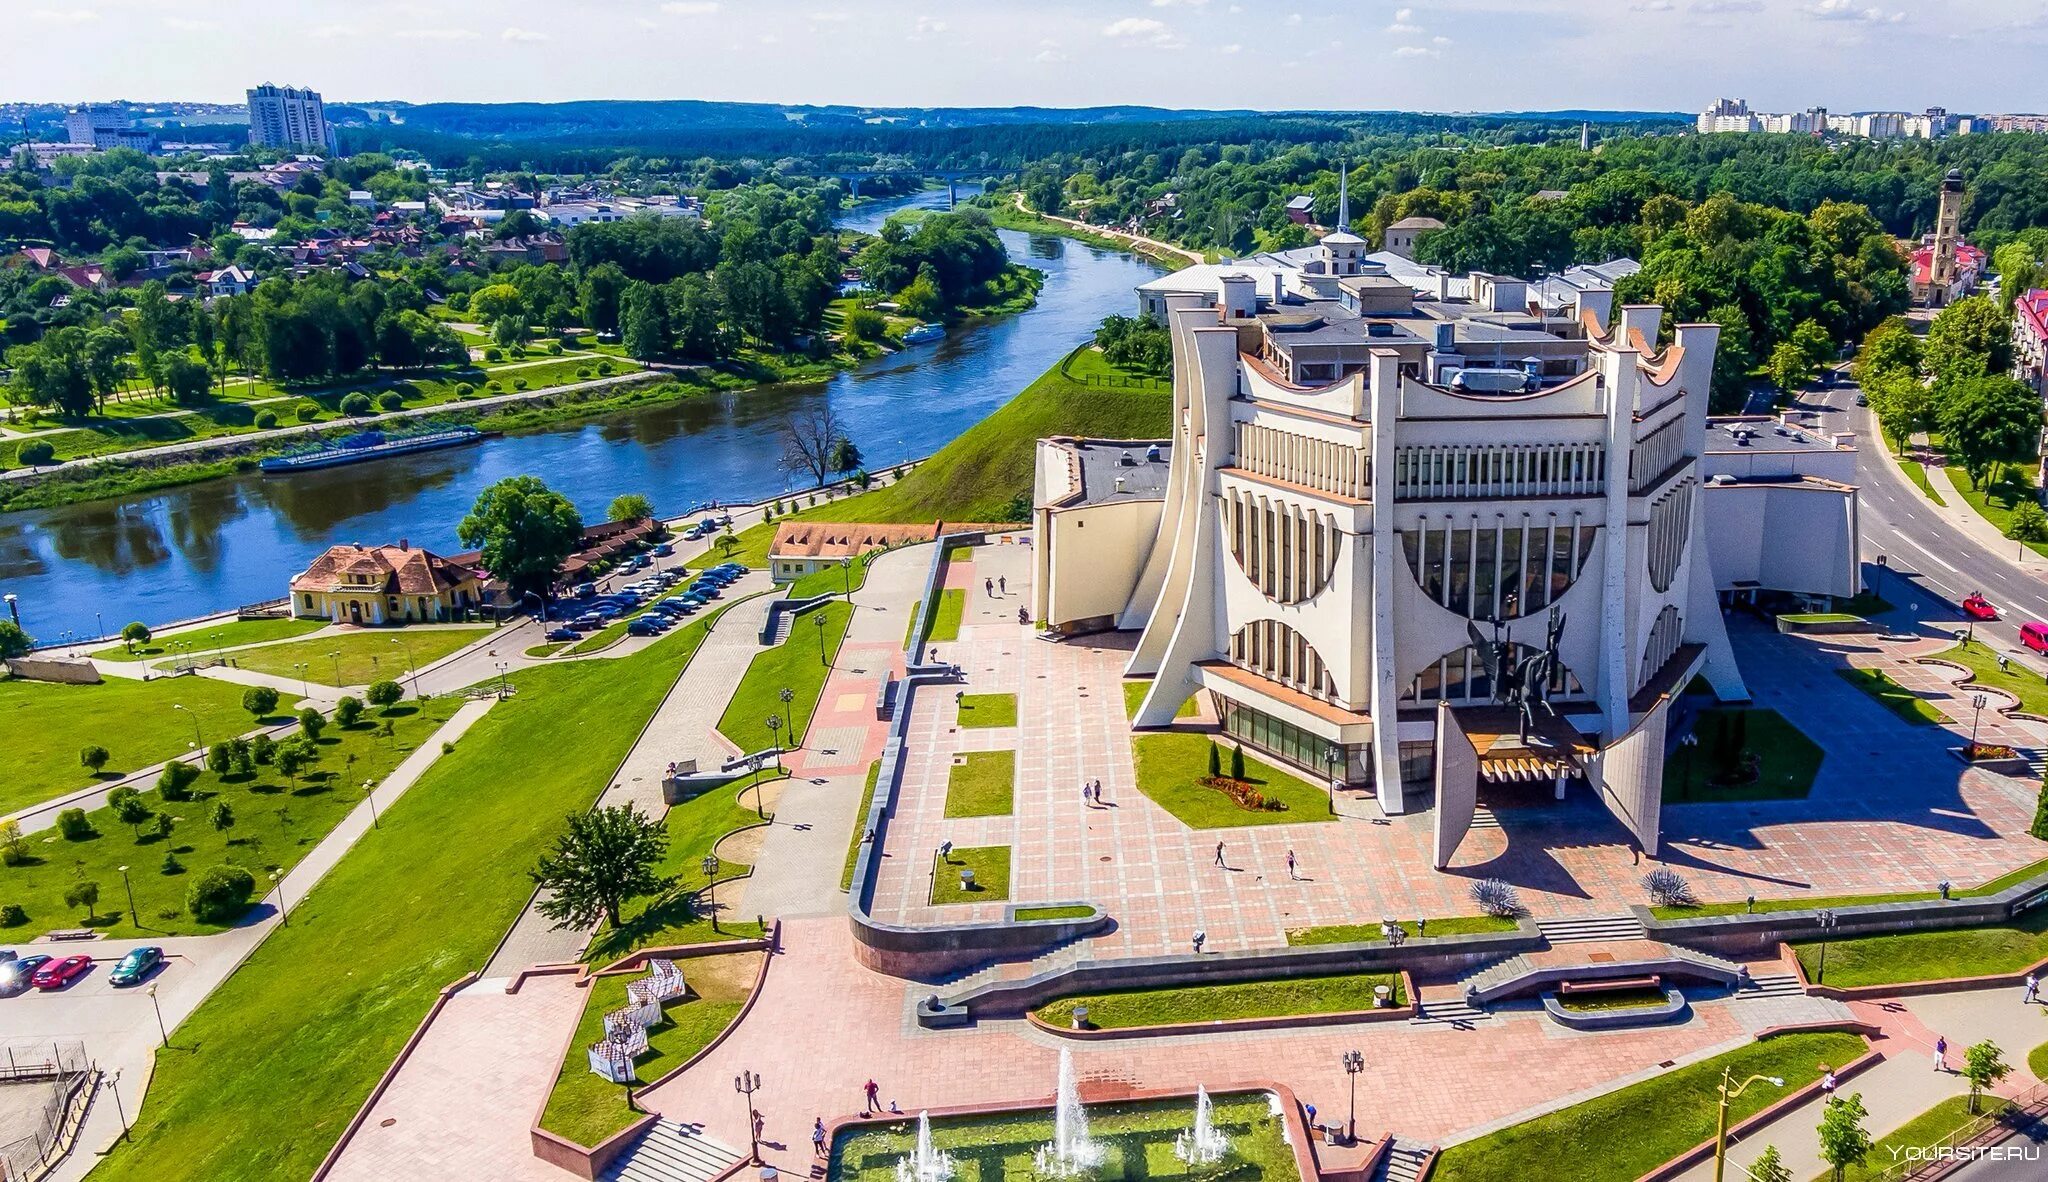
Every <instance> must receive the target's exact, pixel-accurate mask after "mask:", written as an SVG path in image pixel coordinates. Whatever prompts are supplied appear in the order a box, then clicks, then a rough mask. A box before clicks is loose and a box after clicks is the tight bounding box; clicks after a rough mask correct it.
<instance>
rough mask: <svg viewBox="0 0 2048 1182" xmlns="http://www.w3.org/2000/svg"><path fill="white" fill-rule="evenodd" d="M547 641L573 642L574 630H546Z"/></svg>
mask: <svg viewBox="0 0 2048 1182" xmlns="http://www.w3.org/2000/svg"><path fill="white" fill-rule="evenodd" d="M548 639H549V640H574V639H576V629H574V628H568V627H562V628H550V629H548Z"/></svg>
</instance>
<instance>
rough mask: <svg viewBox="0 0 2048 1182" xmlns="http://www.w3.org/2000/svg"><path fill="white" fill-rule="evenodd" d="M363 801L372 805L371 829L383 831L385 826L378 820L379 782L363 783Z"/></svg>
mask: <svg viewBox="0 0 2048 1182" xmlns="http://www.w3.org/2000/svg"><path fill="white" fill-rule="evenodd" d="M363 799H364V800H366V801H368V802H369V804H370V828H372V829H382V828H383V827H384V825H383V823H382V822H380V821H379V820H378V819H377V781H375V780H364V781H363Z"/></svg>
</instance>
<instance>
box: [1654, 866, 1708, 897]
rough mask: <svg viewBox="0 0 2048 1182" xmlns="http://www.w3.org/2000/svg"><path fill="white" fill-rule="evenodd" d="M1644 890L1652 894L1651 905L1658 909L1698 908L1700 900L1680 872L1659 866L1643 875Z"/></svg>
mask: <svg viewBox="0 0 2048 1182" xmlns="http://www.w3.org/2000/svg"><path fill="white" fill-rule="evenodd" d="M1643 889H1644V890H1646V891H1648V892H1650V903H1651V904H1652V905H1653V906H1657V907H1697V906H1698V905H1699V900H1698V899H1697V898H1695V897H1694V896H1693V893H1692V886H1691V885H1690V884H1688V883H1687V882H1686V881H1685V878H1684V876H1682V875H1680V874H1679V873H1678V871H1676V870H1673V869H1671V868H1669V867H1666V866H1659V867H1657V868H1656V869H1655V870H1652V871H1650V872H1649V873H1648V874H1645V875H1643Z"/></svg>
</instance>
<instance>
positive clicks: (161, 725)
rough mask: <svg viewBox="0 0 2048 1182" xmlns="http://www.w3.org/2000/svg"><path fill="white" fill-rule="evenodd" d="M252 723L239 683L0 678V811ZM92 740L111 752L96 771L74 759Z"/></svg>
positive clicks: (141, 765) (73, 788) (180, 752)
mask: <svg viewBox="0 0 2048 1182" xmlns="http://www.w3.org/2000/svg"><path fill="white" fill-rule="evenodd" d="M178 707H183V709H178ZM258 725H260V723H259V720H257V719H254V718H251V717H250V716H249V714H248V713H247V712H246V711H244V710H243V709H242V687H241V686H239V685H229V684H227V683H226V682H221V681H210V680H208V679H206V678H204V677H175V678H172V677H167V678H159V679H157V680H155V681H130V680H128V679H126V678H119V677H113V678H108V679H107V680H105V681H103V682H101V683H99V684H98V685H59V684H57V683H56V682H49V681H20V680H16V679H12V678H0V736H5V738H4V740H0V810H5V811H7V812H15V811H17V810H20V809H22V808H26V807H27V806H29V805H32V804H37V803H40V802H42V801H45V800H50V799H52V798H54V797H58V796H62V795H64V794H65V793H67V792H75V791H77V790H78V789H80V788H90V787H92V785H93V784H94V783H95V782H96V781H106V780H114V779H119V778H120V777H121V776H124V775H126V774H128V773H129V772H132V771H134V770H136V769H137V768H144V767H148V766H149V765H150V764H153V763H156V762H158V761H160V760H165V759H169V758H171V757H172V756H174V755H184V754H187V753H188V752H189V751H190V750H191V748H192V746H193V745H194V744H195V743H197V742H199V741H200V740H204V741H205V742H208V743H217V742H219V741H220V740H222V739H226V738H230V737H232V736H234V735H239V734H241V733H242V732H243V731H246V730H250V729H253V728H254V727H256V726H258ZM195 726H196V727H197V730H196V731H195V730H194V727H195ZM94 744H96V745H98V746H101V747H105V748H106V749H107V755H108V757H109V758H108V760H107V763H106V766H105V767H103V768H101V769H100V773H99V775H98V776H97V777H95V776H94V775H93V773H92V772H91V771H90V770H88V769H87V768H86V767H84V766H83V765H81V764H80V763H79V762H78V753H79V750H80V748H83V747H85V746H87V745H94Z"/></svg>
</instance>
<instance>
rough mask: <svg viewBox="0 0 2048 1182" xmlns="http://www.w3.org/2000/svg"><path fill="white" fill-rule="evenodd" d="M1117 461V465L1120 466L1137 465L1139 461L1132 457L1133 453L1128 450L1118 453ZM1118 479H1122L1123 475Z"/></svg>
mask: <svg viewBox="0 0 2048 1182" xmlns="http://www.w3.org/2000/svg"><path fill="white" fill-rule="evenodd" d="M1116 462H1117V466H1118V467H1120V468H1130V467H1135V466H1136V465H1137V463H1138V461H1136V460H1134V459H1132V458H1131V453H1130V452H1129V451H1128V450H1126V451H1123V452H1120V453H1119V454H1118V455H1117V458H1116ZM1117 480H1118V481H1122V480H1123V477H1121V476H1119V477H1117Z"/></svg>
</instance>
